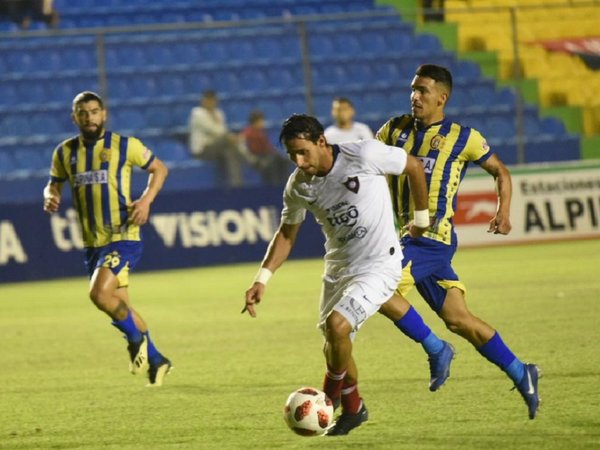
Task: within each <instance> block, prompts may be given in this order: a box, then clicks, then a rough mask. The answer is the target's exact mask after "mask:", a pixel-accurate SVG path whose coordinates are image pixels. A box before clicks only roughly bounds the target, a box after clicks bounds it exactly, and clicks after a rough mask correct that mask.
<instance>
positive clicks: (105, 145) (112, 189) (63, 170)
mask: <svg viewBox="0 0 600 450" xmlns="http://www.w3.org/2000/svg"><path fill="white" fill-rule="evenodd" d="M153 160H154V155H153V154H152V152H151V151H150V150H149V149H147V148H146V147H145V146H144V145H143V144H142V143H141V141H139V140H138V139H136V138H133V137H125V136H120V135H118V134H117V133H112V132H110V131H106V132H105V134H104V136H103V137H101V138H100V139H98V140H97V141H96V142H95V143H86V142H85V141H83V140H82V139H81V137H80V136H76V137H73V138H71V139H67V140H66V141H64V142H62V143H61V144H60V145H59V146H58V147H57V148H56V149H55V150H54V154H53V156H52V167H51V169H50V179H51V180H52V181H53V182H59V183H62V182H65V181H69V183H70V185H71V188H72V190H73V204H74V206H75V209H76V210H77V213H78V216H79V222H80V224H81V230H82V234H83V242H84V246H85V247H102V246H104V245H107V244H109V243H111V242H117V241H124V240H129V241H139V240H141V237H140V228H139V226H137V225H134V224H132V223H129V220H128V219H129V210H130V205H131V171H132V167H133V166H138V167H141V168H142V169H147V168H148V166H150V164H151V163H152V161H153Z"/></svg>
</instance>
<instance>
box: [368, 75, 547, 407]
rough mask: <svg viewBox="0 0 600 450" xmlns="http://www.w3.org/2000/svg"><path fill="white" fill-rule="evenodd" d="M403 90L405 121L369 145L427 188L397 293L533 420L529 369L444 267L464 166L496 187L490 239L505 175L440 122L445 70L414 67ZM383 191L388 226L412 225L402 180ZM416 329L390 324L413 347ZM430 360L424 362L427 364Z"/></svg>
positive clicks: (465, 135) (406, 244)
mask: <svg viewBox="0 0 600 450" xmlns="http://www.w3.org/2000/svg"><path fill="white" fill-rule="evenodd" d="M411 90H412V94H411V106H412V114H405V115H403V116H400V117H395V118H392V119H391V120H389V121H388V122H386V123H385V124H384V125H383V126H382V127H381V129H380V130H379V131H378V133H377V139H379V140H381V141H383V142H385V143H387V144H388V145H395V146H397V147H403V148H404V149H405V150H406V151H407V152H408V153H409V154H410V155H413V156H415V157H417V158H419V159H420V160H421V162H422V164H423V167H424V169H425V173H426V178H427V183H428V187H429V215H430V218H431V227H430V228H429V230H428V231H427V232H426V233H425V234H424V235H423V237H420V238H414V237H412V236H411V235H410V233H408V232H405V233H403V236H402V247H403V252H404V261H403V274H402V281H401V284H400V286H399V287H398V293H399V294H400V295H402V296H405V295H406V294H407V293H408V291H409V290H410V289H412V287H413V286H416V288H417V290H418V291H419V294H421V296H422V297H423V298H424V299H425V301H426V302H427V303H428V304H429V306H430V307H431V308H432V309H433V310H434V311H435V312H436V313H437V314H438V315H439V316H440V317H441V318H442V320H443V321H444V322H445V324H446V326H447V327H448V328H449V329H450V330H451V331H453V332H454V333H456V334H458V335H460V336H462V337H463V338H465V339H467V340H468V341H469V342H470V343H471V344H473V345H474V346H475V348H476V349H477V351H478V352H479V353H480V354H481V355H482V356H484V357H485V358H487V359H488V360H489V361H490V362H492V363H494V364H496V365H497V366H498V367H499V368H500V369H502V370H503V371H504V372H505V373H506V374H507V375H508V376H509V377H510V378H511V379H512V381H513V382H514V383H515V386H516V388H517V389H518V390H519V392H520V393H521V395H522V397H523V399H524V400H525V402H526V404H527V407H528V412H529V417H530V419H533V418H535V415H536V413H537V409H538V406H539V395H538V376H539V373H538V368H537V366H535V365H534V364H524V363H523V362H521V361H520V360H519V359H518V358H517V357H516V356H515V355H514V354H513V352H512V351H511V350H510V349H509V348H508V346H507V345H506V344H505V343H504V342H503V340H502V338H501V337H500V335H499V334H498V332H497V331H496V330H494V329H493V328H492V327H491V326H489V325H488V324H487V323H485V322H484V321H483V320H481V319H479V318H478V317H476V316H475V315H473V314H472V313H471V312H470V311H469V309H468V308H467V305H466V302H465V293H466V288H465V286H464V284H463V283H462V282H461V281H460V280H459V278H458V275H457V274H456V273H455V272H454V270H453V268H452V257H453V256H454V253H455V251H456V246H457V242H456V234H455V232H454V226H453V222H452V219H453V216H454V212H455V210H456V201H457V197H456V195H457V192H458V188H459V186H460V182H461V181H462V179H463V177H464V176H465V173H466V170H467V166H468V165H469V163H475V164H477V165H479V166H481V167H482V168H483V169H484V170H486V171H487V172H488V173H489V174H490V175H492V176H493V177H494V179H495V181H496V190H497V193H498V208H497V213H496V216H495V217H494V218H493V219H492V221H491V222H490V227H489V229H488V232H492V233H494V234H508V233H509V232H510V229H511V224H510V199H511V192H512V188H511V178H510V173H509V171H508V169H507V168H506V166H505V165H504V164H503V163H502V161H501V160H500V158H499V157H498V155H496V154H495V153H494V152H492V151H491V149H490V147H489V146H488V144H487V142H486V141H485V139H484V138H483V137H482V135H481V134H480V133H479V132H478V131H477V130H475V129H473V128H469V127H467V126H463V125H461V124H460V123H457V122H453V121H451V120H450V119H448V118H446V116H445V112H444V108H445V106H446V104H447V102H448V99H449V98H450V95H451V93H452V75H451V74H450V72H449V71H448V70H447V69H446V68H444V67H441V66H437V65H433V64H427V65H422V66H420V67H419V68H417V70H416V74H415V77H414V79H413V80H412V85H411ZM389 186H390V190H391V193H392V201H393V206H394V212H395V219H396V221H397V224H398V226H399V227H400V228H401V229H404V230H406V229H407V227H408V225H409V224H410V223H411V221H412V220H413V219H414V206H413V204H412V201H411V200H410V185H409V183H408V180H407V179H406V177H404V176H397V177H390V178H389ZM381 312H382V313H383V314H385V315H386V316H388V317H390V318H391V317H392V316H395V317H398V314H397V312H396V314H394V315H392V314H391V312H392V311H386V306H385V305H384V307H383V308H382V310H381ZM417 322H418V318H417V317H416V313H415V311H414V309H413V308H412V307H411V308H410V309H409V310H408V311H407V312H406V314H405V315H404V316H403V317H402V319H400V320H397V321H396V322H395V323H396V326H397V327H398V328H399V329H400V330H401V331H403V332H404V333H405V334H406V335H407V336H409V337H411V338H412V339H414V340H416V341H417V342H420V339H421V336H419V335H418V333H415V332H414V331H413V328H414V326H413V324H414V323H417ZM449 353H453V352H448V354H447V357H449V358H452V357H453V354H449ZM436 357H437V356H436V355H430V359H431V358H434V359H435V358H436ZM437 375H439V374H434V373H433V372H432V384H431V385H430V389H431V390H436V389H434V388H436V387H437V385H436V384H435V383H436V376H437ZM442 379H443V378H442Z"/></svg>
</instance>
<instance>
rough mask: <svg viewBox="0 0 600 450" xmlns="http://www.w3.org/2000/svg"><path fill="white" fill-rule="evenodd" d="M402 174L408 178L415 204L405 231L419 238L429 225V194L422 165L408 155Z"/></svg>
mask: <svg viewBox="0 0 600 450" xmlns="http://www.w3.org/2000/svg"><path fill="white" fill-rule="evenodd" d="M404 173H405V174H406V176H407V178H408V184H409V186H410V193H411V195H412V198H413V202H414V204H415V216H414V220H413V221H412V222H411V223H409V224H408V226H407V229H408V232H409V234H410V235H411V236H412V237H420V236H422V235H423V233H425V231H427V229H428V228H429V225H430V219H429V192H428V190H427V180H426V178H425V171H424V170H423V164H421V161H419V160H418V159H417V158H415V157H414V156H411V155H408V158H407V160H406V168H405V169H404Z"/></svg>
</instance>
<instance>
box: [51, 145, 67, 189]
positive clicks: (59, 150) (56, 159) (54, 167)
mask: <svg viewBox="0 0 600 450" xmlns="http://www.w3.org/2000/svg"><path fill="white" fill-rule="evenodd" d="M67 178H68V175H67V171H66V169H65V164H64V160H63V146H62V144H61V145H59V146H58V147H56V148H55V149H54V152H53V153H52V163H51V166H50V181H51V182H53V183H64V182H65V181H67Z"/></svg>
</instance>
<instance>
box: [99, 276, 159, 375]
mask: <svg viewBox="0 0 600 450" xmlns="http://www.w3.org/2000/svg"><path fill="white" fill-rule="evenodd" d="M118 284H119V282H118V279H117V277H116V276H115V274H113V273H112V272H111V271H110V269H107V268H105V267H100V268H97V269H96V270H95V271H94V274H93V276H92V279H91V282H90V299H91V300H92V301H93V302H94V304H95V305H96V307H97V308H98V309H100V310H101V311H104V312H105V313H106V314H108V315H109V316H110V317H111V318H112V319H113V322H112V324H113V325H114V326H115V327H116V328H117V329H119V330H120V331H121V332H123V334H124V335H125V337H126V339H127V343H128V345H127V350H128V352H129V358H130V364H129V371H130V372H131V373H133V374H137V373H140V372H144V371H146V370H147V369H148V341H147V340H146V338H145V337H144V335H143V334H142V332H141V331H140V330H139V328H138V327H137V325H136V323H135V320H134V315H133V312H132V310H131V309H130V308H129V306H128V305H127V303H126V302H125V301H124V300H123V299H122V298H120V296H119V295H117V294H116V292H117V289H118Z"/></svg>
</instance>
